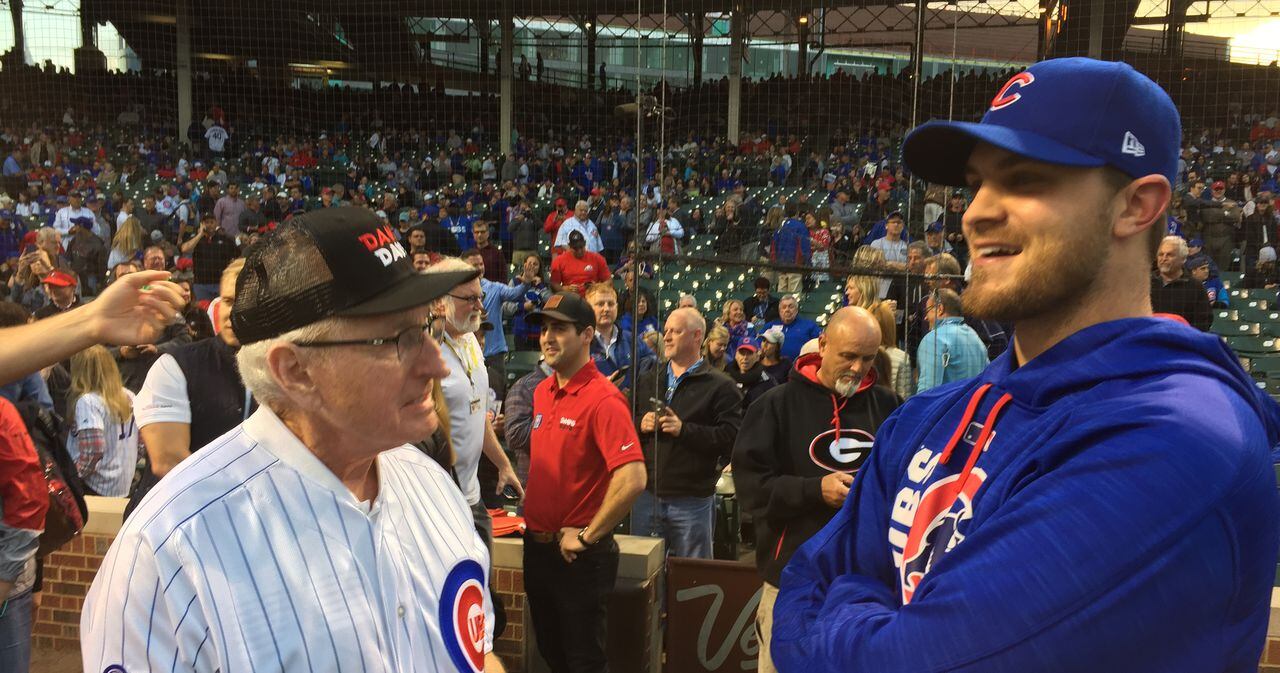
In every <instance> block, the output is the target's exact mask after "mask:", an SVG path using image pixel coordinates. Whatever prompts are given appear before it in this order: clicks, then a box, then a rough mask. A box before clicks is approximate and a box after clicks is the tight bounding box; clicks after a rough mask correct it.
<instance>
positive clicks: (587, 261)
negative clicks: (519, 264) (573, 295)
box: [551, 250, 610, 294]
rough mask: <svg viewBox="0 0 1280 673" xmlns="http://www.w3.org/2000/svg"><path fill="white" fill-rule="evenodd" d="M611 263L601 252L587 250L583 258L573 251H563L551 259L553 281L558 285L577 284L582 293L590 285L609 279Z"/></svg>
mask: <svg viewBox="0 0 1280 673" xmlns="http://www.w3.org/2000/svg"><path fill="white" fill-rule="evenodd" d="M609 278H610V275H609V263H608V262H606V261H605V260H604V257H601V256H600V254H599V253H595V252H591V251H590V250H585V251H583V253H582V259H578V258H577V257H574V256H573V253H572V252H563V253H561V254H560V255H558V256H556V258H555V259H553V260H551V282H553V283H556V284H558V285H577V286H578V287H579V288H580V289H579V291H578V294H582V290H585V289H586V288H587V286H588V285H590V284H592V283H602V282H604V281H606V280H609Z"/></svg>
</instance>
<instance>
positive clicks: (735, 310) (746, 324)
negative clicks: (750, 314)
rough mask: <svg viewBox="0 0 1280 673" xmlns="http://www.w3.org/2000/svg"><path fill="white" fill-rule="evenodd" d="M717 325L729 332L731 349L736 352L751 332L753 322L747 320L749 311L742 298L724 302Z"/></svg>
mask: <svg viewBox="0 0 1280 673" xmlns="http://www.w3.org/2000/svg"><path fill="white" fill-rule="evenodd" d="M716 325H717V326H719V327H722V328H724V329H725V331H727V332H728V333H729V351H730V352H731V353H732V352H736V351H737V350H738V345H739V344H741V343H742V340H743V339H746V338H747V336H748V335H749V334H750V333H751V322H750V321H748V320H747V312H746V311H745V310H744V309H743V305H742V300H741V299H730V300H729V301H726V302H725V303H724V308H723V310H722V311H721V312H720V317H719V318H716Z"/></svg>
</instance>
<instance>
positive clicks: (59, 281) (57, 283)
mask: <svg viewBox="0 0 1280 673" xmlns="http://www.w3.org/2000/svg"><path fill="white" fill-rule="evenodd" d="M1271 256H1272V257H1275V253H1274V252H1273V253H1271ZM40 282H42V283H44V284H45V285H52V286H54V287H75V286H76V285H78V284H79V283H78V281H76V277H75V276H74V275H72V274H70V273H67V272H66V271H63V270H62V269H54V270H53V271H50V272H49V275H47V276H45V277H44V280H42V281H40Z"/></svg>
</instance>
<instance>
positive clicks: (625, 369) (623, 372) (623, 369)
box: [613, 365, 631, 376]
mask: <svg viewBox="0 0 1280 673" xmlns="http://www.w3.org/2000/svg"><path fill="white" fill-rule="evenodd" d="M629 371H631V365H622V366H621V367H618V369H617V370H615V371H614V372H613V373H614V374H615V375H617V374H621V375H623V376H626V375H627V372H629Z"/></svg>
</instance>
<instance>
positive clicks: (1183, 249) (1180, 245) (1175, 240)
mask: <svg viewBox="0 0 1280 673" xmlns="http://www.w3.org/2000/svg"><path fill="white" fill-rule="evenodd" d="M1165 243H1172V244H1174V247H1175V248H1176V249H1177V251H1178V257H1181V258H1182V259H1186V258H1187V240H1186V239H1185V238H1183V237H1181V236H1165V237H1164V240H1163V241H1160V245H1161V246H1162V247H1163V246H1164V244H1165ZM1148 249H1149V248H1148Z"/></svg>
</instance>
